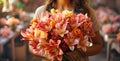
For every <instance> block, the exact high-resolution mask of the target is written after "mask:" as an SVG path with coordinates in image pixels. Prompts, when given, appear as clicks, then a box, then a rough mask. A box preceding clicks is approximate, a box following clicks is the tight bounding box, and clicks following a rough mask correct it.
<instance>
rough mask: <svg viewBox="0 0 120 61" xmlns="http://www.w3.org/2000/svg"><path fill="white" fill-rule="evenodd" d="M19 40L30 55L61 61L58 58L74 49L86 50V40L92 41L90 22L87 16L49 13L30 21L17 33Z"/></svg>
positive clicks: (52, 10)
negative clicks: (32, 51)
mask: <svg viewBox="0 0 120 61" xmlns="http://www.w3.org/2000/svg"><path fill="white" fill-rule="evenodd" d="M21 35H22V36H23V38H22V40H28V41H29V45H30V46H31V47H32V48H33V50H34V53H39V55H40V56H45V57H47V58H49V59H51V60H52V61H61V60H62V55H63V54H64V53H65V52H67V51H74V50H75V48H81V49H82V50H83V51H86V50H87V46H88V38H89V37H94V36H95V34H94V30H93V28H92V22H91V19H90V18H88V16H87V14H85V15H84V14H82V13H79V14H74V13H73V12H72V11H68V10H64V11H62V12H59V11H58V10H55V9H51V11H50V12H45V13H43V14H42V15H41V19H40V20H38V19H32V20H31V22H30V27H29V28H28V29H26V30H24V31H21Z"/></svg>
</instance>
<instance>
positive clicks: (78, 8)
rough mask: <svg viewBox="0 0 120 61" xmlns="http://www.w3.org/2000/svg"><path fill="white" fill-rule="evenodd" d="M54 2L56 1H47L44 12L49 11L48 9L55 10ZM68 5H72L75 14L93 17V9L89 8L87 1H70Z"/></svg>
mask: <svg viewBox="0 0 120 61" xmlns="http://www.w3.org/2000/svg"><path fill="white" fill-rule="evenodd" d="M56 1H57V0H47V1H46V10H47V11H50V9H52V8H55V4H56ZM70 4H72V5H73V7H74V12H75V13H83V14H86V13H87V14H88V16H91V15H93V9H92V8H91V7H90V5H89V2H88V0H70ZM55 9H56V8H55Z"/></svg>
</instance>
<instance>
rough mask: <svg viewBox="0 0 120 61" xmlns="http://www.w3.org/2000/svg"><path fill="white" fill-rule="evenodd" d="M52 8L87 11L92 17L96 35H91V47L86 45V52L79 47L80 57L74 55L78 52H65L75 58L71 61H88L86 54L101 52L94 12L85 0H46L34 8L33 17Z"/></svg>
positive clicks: (38, 16)
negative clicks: (43, 3)
mask: <svg viewBox="0 0 120 61" xmlns="http://www.w3.org/2000/svg"><path fill="white" fill-rule="evenodd" d="M52 8H55V9H58V10H59V11H63V10H66V9H67V10H70V11H73V12H74V13H83V14H86V13H88V16H89V17H90V18H91V19H92V22H93V28H94V31H95V34H96V35H97V36H95V37H91V39H92V43H93V45H92V46H91V47H87V51H86V52H83V51H81V49H79V50H80V53H81V54H80V55H81V57H78V58H76V57H74V56H75V55H78V53H76V52H74V51H72V52H66V54H68V55H69V57H70V56H73V57H74V58H75V59H73V60H71V61H89V60H88V56H92V55H95V54H98V53H100V52H101V50H102V40H101V36H100V33H99V29H100V26H99V23H98V21H97V18H96V15H95V12H94V10H93V9H92V8H91V7H90V5H89V3H88V1H87V0H47V1H46V4H45V5H42V6H40V7H38V8H37V9H36V12H35V15H34V18H36V19H40V15H41V13H44V12H45V11H48V12H50V9H52ZM29 43H30V42H29ZM29 47H30V52H31V53H33V48H32V47H31V46H29ZM33 54H34V55H36V56H38V57H42V56H39V54H37V53H33ZM69 57H68V58H69ZM42 58H43V59H46V61H50V60H47V58H46V57H42ZM65 61H68V60H65Z"/></svg>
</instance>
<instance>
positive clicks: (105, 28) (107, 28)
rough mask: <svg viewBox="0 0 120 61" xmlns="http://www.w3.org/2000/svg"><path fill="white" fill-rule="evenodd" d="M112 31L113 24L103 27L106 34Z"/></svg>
mask: <svg viewBox="0 0 120 61" xmlns="http://www.w3.org/2000/svg"><path fill="white" fill-rule="evenodd" d="M111 30H112V25H111V24H105V25H103V27H102V31H103V32H104V33H106V34H108V33H110V32H111Z"/></svg>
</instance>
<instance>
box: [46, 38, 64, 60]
mask: <svg viewBox="0 0 120 61" xmlns="http://www.w3.org/2000/svg"><path fill="white" fill-rule="evenodd" d="M60 43H61V40H57V41H54V40H50V41H49V43H48V45H47V47H46V50H47V51H48V52H49V55H50V57H52V61H54V60H56V59H57V60H62V54H63V52H62V50H61V49H60V48H59V44H60Z"/></svg>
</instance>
